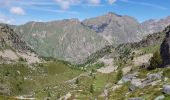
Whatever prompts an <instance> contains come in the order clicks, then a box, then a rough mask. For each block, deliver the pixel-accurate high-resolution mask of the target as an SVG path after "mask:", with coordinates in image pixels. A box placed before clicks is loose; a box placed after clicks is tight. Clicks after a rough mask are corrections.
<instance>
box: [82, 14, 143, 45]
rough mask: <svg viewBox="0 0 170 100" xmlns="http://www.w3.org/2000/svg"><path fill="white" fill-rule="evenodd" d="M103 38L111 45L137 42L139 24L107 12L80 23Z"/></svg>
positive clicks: (126, 17) (131, 19) (133, 20)
mask: <svg viewBox="0 0 170 100" xmlns="http://www.w3.org/2000/svg"><path fill="white" fill-rule="evenodd" d="M82 23H83V24H84V25H86V26H88V27H90V28H91V29H92V30H94V31H95V32H97V33H98V34H99V35H101V36H103V37H104V38H105V39H106V40H108V41H109V42H110V43H111V44H120V43H127V42H134V41H137V40H139V39H140V38H141V37H140V35H139V31H140V23H138V21H137V20H136V19H134V18H132V17H130V16H122V15H117V14H115V13H112V12H109V13H107V14H106V15H103V16H99V17H95V18H90V19H86V20H84V21H83V22H82Z"/></svg>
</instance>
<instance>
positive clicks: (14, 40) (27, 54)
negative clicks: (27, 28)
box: [0, 24, 39, 63]
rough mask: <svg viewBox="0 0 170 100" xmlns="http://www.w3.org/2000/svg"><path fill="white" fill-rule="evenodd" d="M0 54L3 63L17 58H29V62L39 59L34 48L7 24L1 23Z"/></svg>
mask: <svg viewBox="0 0 170 100" xmlns="http://www.w3.org/2000/svg"><path fill="white" fill-rule="evenodd" d="M0 56H1V63H2V62H6V61H7V62H10V61H17V60H27V61H28V62H29V63H32V62H34V60H35V62H36V61H39V59H38V57H36V56H37V55H36V54H35V53H34V52H33V49H32V48H31V47H29V46H28V45H27V43H26V42H25V41H23V40H22V39H21V37H20V36H19V35H18V34H17V33H15V32H14V31H13V29H11V28H10V27H9V26H8V25H6V24H0Z"/></svg>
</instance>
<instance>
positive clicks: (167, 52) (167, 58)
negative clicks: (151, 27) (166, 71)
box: [161, 26, 170, 66]
mask: <svg viewBox="0 0 170 100" xmlns="http://www.w3.org/2000/svg"><path fill="white" fill-rule="evenodd" d="M164 33H166V37H165V39H164V41H163V43H162V45H161V57H162V60H163V65H164V66H166V65H170V26H168V27H167V28H166V29H165V30H164Z"/></svg>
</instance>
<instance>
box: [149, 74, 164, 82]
mask: <svg viewBox="0 0 170 100" xmlns="http://www.w3.org/2000/svg"><path fill="white" fill-rule="evenodd" d="M161 78H162V75H161V73H154V74H149V75H148V76H147V79H148V80H152V81H154V80H158V79H161Z"/></svg>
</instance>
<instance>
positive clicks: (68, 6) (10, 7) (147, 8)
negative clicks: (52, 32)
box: [0, 0, 170, 24]
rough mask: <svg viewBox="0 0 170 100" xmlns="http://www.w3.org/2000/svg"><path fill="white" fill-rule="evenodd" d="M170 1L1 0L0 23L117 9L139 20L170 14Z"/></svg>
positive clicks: (17, 22)
mask: <svg viewBox="0 0 170 100" xmlns="http://www.w3.org/2000/svg"><path fill="white" fill-rule="evenodd" d="M169 4H170V0H0V22H3V23H9V24H24V23H26V22H28V21H52V20H60V19H70V18H78V19H79V20H83V19H86V18H90V17H95V16H99V15H103V14H106V13H107V12H114V13H117V14H120V15H129V16H132V17H135V18H136V19H137V20H138V21H139V22H143V21H145V20H148V19H160V18H165V17H166V16H170V6H169Z"/></svg>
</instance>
